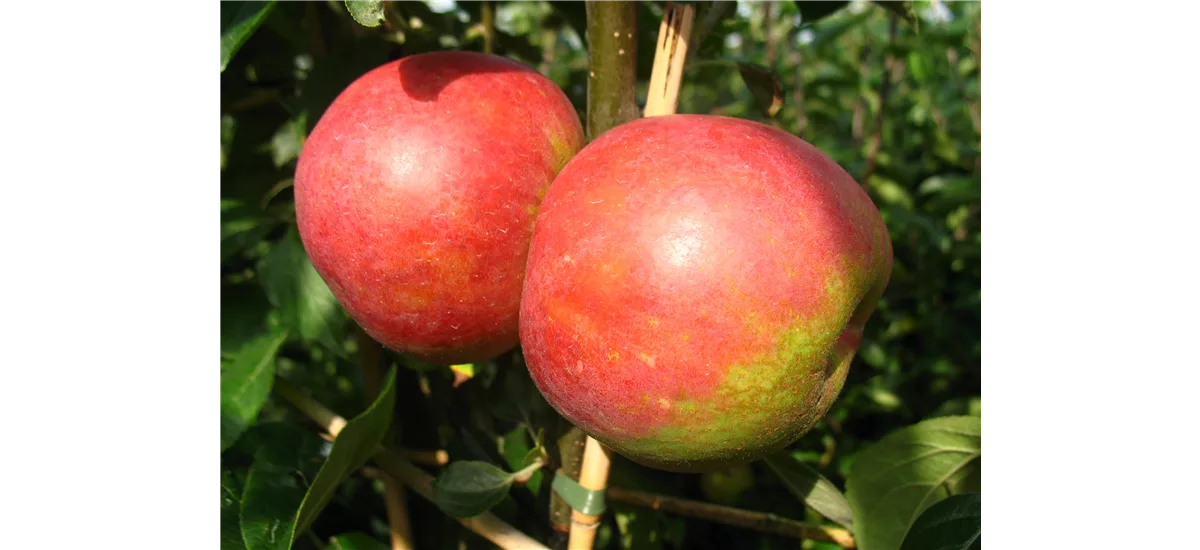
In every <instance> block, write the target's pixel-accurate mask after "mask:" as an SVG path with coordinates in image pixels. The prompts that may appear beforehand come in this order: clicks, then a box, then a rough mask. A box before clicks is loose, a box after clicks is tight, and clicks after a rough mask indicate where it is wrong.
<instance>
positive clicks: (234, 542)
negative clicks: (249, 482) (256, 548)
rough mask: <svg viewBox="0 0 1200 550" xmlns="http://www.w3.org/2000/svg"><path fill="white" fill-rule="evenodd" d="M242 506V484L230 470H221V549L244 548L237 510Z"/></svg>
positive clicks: (241, 549) (243, 549)
mask: <svg viewBox="0 0 1200 550" xmlns="http://www.w3.org/2000/svg"><path fill="white" fill-rule="evenodd" d="M241 507H242V485H241V483H240V482H238V480H237V479H236V477H235V476H234V475H233V474H232V472H230V471H228V470H222V471H221V550H245V548H246V542H245V541H243V540H242V525H241V520H240V519H239V517H238V516H239V510H241Z"/></svg>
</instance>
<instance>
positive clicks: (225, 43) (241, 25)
mask: <svg viewBox="0 0 1200 550" xmlns="http://www.w3.org/2000/svg"><path fill="white" fill-rule="evenodd" d="M273 9H275V2H221V72H225V67H227V66H228V65H229V60H230V59H233V54H235V53H237V51H238V48H241V47H242V44H245V43H246V40H248V39H249V38H250V35H252V34H254V31H255V30H256V29H258V27H259V25H262V23H263V21H265V20H266V19H267V16H268V15H270V13H271V10H273Z"/></svg>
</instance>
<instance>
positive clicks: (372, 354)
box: [356, 327, 413, 550]
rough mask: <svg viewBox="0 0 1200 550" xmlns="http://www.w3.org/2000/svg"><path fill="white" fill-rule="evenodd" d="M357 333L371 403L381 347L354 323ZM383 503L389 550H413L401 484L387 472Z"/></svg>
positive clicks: (379, 374) (379, 376)
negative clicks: (390, 541)
mask: <svg viewBox="0 0 1200 550" xmlns="http://www.w3.org/2000/svg"><path fill="white" fill-rule="evenodd" d="M356 336H357V338H358V358H359V362H361V363H362V375H363V390H364V392H363V393H364V395H363V397H365V398H366V400H367V405H368V406H370V404H371V402H372V401H374V400H375V397H376V396H378V395H379V387H380V385H382V384H383V373H382V372H381V371H382V365H381V364H380V363H381V362H382V361H383V349H382V348H381V347H380V346H379V343H378V342H376V341H375V340H373V339H372V338H371V336H370V335H368V334H367V333H366V332H364V331H363V330H362V328H361V327H356ZM389 414H392V415H394V414H395V413H394V411H389ZM395 431H396V424H395V420H394V419H393V422H392V429H391V430H389V431H388V435H387V438H388V439H393V434H394V433H395ZM383 504H384V509H385V510H387V518H388V527H389V530H390V532H391V539H392V550H412V547H413V545H412V525H411V524H410V523H409V521H408V503H407V502H405V500H404V486H403V485H401V484H400V482H398V481H396V480H395V479H392V477H391V476H388V475H384V476H383Z"/></svg>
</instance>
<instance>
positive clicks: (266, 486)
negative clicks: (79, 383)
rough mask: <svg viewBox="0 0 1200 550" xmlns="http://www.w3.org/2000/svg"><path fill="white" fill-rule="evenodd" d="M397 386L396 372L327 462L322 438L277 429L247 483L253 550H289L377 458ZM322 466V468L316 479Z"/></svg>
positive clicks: (246, 525)
mask: <svg viewBox="0 0 1200 550" xmlns="http://www.w3.org/2000/svg"><path fill="white" fill-rule="evenodd" d="M395 381H396V370H395V369H391V370H389V371H388V374H387V378H386V379H385V380H384V384H383V388H382V390H380V394H379V397H378V398H377V399H376V400H375V402H374V403H372V404H371V406H370V407H368V408H367V410H366V411H364V412H363V413H362V414H360V415H358V416H356V417H355V418H354V419H352V420H350V422H348V423H347V424H346V426H345V427H344V428H342V431H341V432H340V433H338V436H337V439H335V440H334V442H333V445H332V446H331V447H330V449H329V455H328V457H327V458H326V459H325V460H324V462H321V461H320V455H319V454H318V453H317V452H315V451H314V449H313V446H312V441H313V440H315V441H316V443H317V444H321V443H323V442H322V441H321V440H320V439H319V438H317V437H316V436H314V435H312V434H311V433H307V432H306V433H304V434H302V435H300V436H297V435H293V434H290V433H289V431H288V430H289V429H291V426H290V425H280V426H273V427H272V428H273V429H272V430H271V432H270V433H269V435H270V436H271V437H264V438H263V439H264V443H263V444H262V445H260V446H259V448H258V449H257V451H256V453H255V458H254V464H253V465H252V466H251V467H250V473H249V474H248V476H247V479H246V493H245V498H244V499H243V501H242V536H243V538H244V539H245V541H246V546H247V548H248V550H288V549H289V548H291V546H292V543H293V542H294V541H295V539H296V538H297V537H299V536H300V535H301V534H303V533H304V532H305V531H307V530H308V529H309V527H311V526H312V523H313V521H314V520H315V519H316V518H317V515H318V514H320V513H321V510H323V509H324V508H325V506H326V505H328V504H329V501H330V499H332V498H333V495H334V493H335V492H336V490H337V488H338V486H339V485H340V484H341V483H342V481H344V480H345V479H346V477H348V476H349V475H350V474H351V473H353V472H354V471H356V470H357V469H358V468H360V467H361V466H362V465H363V464H364V463H366V461H367V459H369V458H370V457H371V455H373V454H374V453H375V451H376V449H377V448H378V447H379V442H380V441H382V440H383V437H384V435H385V434H386V433H387V430H388V428H390V427H391V421H392V413H393V411H394V408H395V404H396V391H395ZM319 448H320V447H319V446H318V447H317V449H318V450H319ZM316 464H320V469H319V470H317V472H316V473H315V475H313V473H312V471H311V469H312V467H313V466H314V465H316ZM310 478H311V479H312V482H311V483H307V482H306V480H307V479H310Z"/></svg>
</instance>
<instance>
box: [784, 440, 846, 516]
mask: <svg viewBox="0 0 1200 550" xmlns="http://www.w3.org/2000/svg"><path fill="white" fill-rule="evenodd" d="M765 462H766V463H767V466H768V467H770V469H771V471H772V472H775V475H778V476H779V479H782V480H783V484H784V486H786V487H787V489H788V492H790V493H792V495H794V496H795V497H796V498H798V499H800V501H801V502H803V503H804V504H805V505H807V506H809V507H811V508H812V509H813V510H816V511H817V512H820V513H821V515H823V516H825V517H826V518H828V519H829V520H830V521H833V522H836V523H839V524H841V525H842V526H844V527H846V528H847V529H850V528H853V527H854V513H853V512H852V511H851V510H850V503H848V502H846V497H845V496H844V495H842V492H841V491H839V490H838V488H837V486H835V485H834V484H833V483H832V482H831V481H829V480H828V479H825V476H823V475H821V473H820V472H818V471H816V470H814V469H812V467H811V466H809V465H807V464H805V463H803V462H800V461H799V460H796V459H795V458H793V457H792V456H791V454H790V453H788V452H787V451H784V452H781V453H776V454H774V455H772V456H769V457H767V458H766V460H765Z"/></svg>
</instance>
